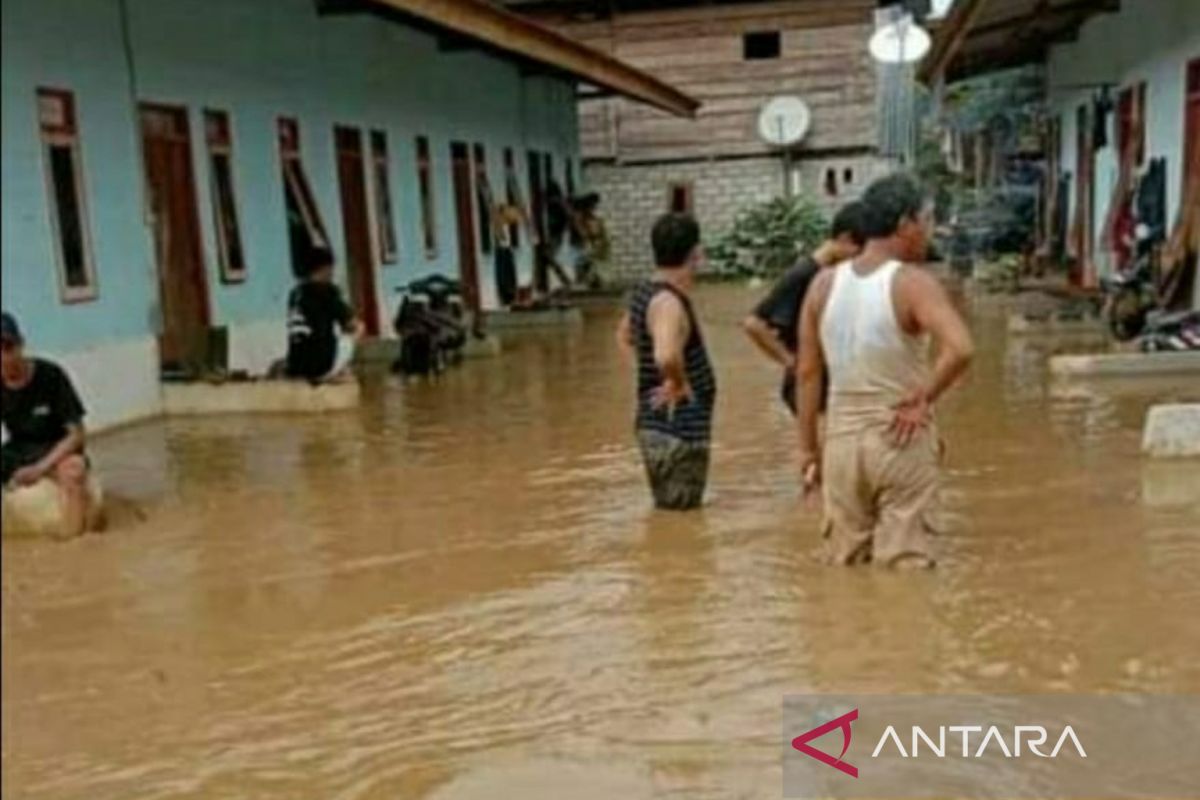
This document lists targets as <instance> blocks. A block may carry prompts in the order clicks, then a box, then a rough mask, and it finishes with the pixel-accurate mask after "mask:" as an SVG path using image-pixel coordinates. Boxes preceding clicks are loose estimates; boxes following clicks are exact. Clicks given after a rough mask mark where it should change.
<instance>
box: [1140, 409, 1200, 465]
mask: <svg viewBox="0 0 1200 800" xmlns="http://www.w3.org/2000/svg"><path fill="white" fill-rule="evenodd" d="M1142 452H1144V453H1145V454H1146V455H1149V456H1153V457H1156V458H1178V457H1186V456H1192V457H1200V403H1177V404H1173V405H1161V406H1153V407H1151V409H1150V411H1149V413H1147V414H1146V427H1145V428H1144V429H1143V430H1142Z"/></svg>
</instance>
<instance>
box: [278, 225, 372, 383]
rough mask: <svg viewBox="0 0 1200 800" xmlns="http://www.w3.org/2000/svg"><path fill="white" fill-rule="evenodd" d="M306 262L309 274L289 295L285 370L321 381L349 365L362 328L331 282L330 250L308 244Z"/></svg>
mask: <svg viewBox="0 0 1200 800" xmlns="http://www.w3.org/2000/svg"><path fill="white" fill-rule="evenodd" d="M305 264H306V267H307V269H308V274H307V275H306V276H304V277H302V278H301V279H300V282H299V283H297V284H296V286H295V288H293V289H292V291H291V294H289V295H288V354H287V374H288V377H291V378H302V379H304V380H308V381H311V382H313V383H320V382H322V381H327V380H332V379H335V378H337V377H339V373H341V372H342V371H343V370H344V369H345V368H346V367H347V366H348V365H349V360H350V356H352V355H353V352H354V341H355V340H357V339H359V338H361V336H362V331H363V328H362V323H361V322H359V320H358V319H357V318H356V317H355V316H354V311H353V310H352V309H351V308H350V306H349V305H348V304H347V303H346V301H345V300H344V299H343V298H342V291H341V289H339V288H338V287H337V284H335V283H334V282H333V254H332V253H331V252H330V251H329V250H328V249H325V248H319V247H311V248H310V249H309V252H308V254H307V256H306V257H305ZM339 330H340V332H341V333H343V334H348V335H349V336H339Z"/></svg>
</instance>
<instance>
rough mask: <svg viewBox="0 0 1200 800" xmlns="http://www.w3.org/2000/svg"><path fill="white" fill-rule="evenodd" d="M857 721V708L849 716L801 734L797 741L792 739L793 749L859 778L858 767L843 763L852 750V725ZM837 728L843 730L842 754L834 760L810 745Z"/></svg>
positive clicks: (843, 716) (832, 720)
mask: <svg viewBox="0 0 1200 800" xmlns="http://www.w3.org/2000/svg"><path fill="white" fill-rule="evenodd" d="M856 719H858V709H857V708H856V709H854V710H853V711H851V712H849V713H848V714H843V715H842V716H840V717H838V718H837V719H831V720H829V722H826V723H825V724H824V725H818V726H817V727H815V728H813V729H812V730H811V731H808V732H807V733H802V734H800V735H799V736H797V737H796V738H795V739H792V747H793V748H795V749H796V750H799V751H800V752H801V753H804V755H806V756H809V757H811V758H815V759H816V760H817V761H820V762H821V763H822V764H828V765H829V766H831V767H833V768H834V769H837V770H841V771H842V772H844V773H846V774H847V775H849V776H850V777H851V778H857V777H858V767H856V766H853V765H852V764H847V763H846V762H845V761H842V756H844V755H846V751H847V750H849V749H850V723H851V722H854V720H856ZM837 728H841V729H842V752H841V754H840V755H839V756H838V757H837V758H834V757H833V756H831V755H829V754H828V753H822V752H821V751H820V750H818V749H817V748H815V747H812V746H811V745H809V744H808V743H809V742H811V741H812V740H813V739H820V738H821V737H822V736H824V735H825V734H827V733H829V732H830V731H832V730H835V729H837Z"/></svg>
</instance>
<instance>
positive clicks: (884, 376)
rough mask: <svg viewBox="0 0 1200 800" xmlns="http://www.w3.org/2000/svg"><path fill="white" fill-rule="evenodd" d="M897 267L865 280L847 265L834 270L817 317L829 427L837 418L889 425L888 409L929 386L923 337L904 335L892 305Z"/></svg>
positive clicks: (926, 344) (882, 267)
mask: <svg viewBox="0 0 1200 800" xmlns="http://www.w3.org/2000/svg"><path fill="white" fill-rule="evenodd" d="M900 267H901V264H900V262H899V261H889V262H887V263H886V264H882V265H880V266H879V267H878V268H876V269H875V270H874V271H873V272H871V273H870V274H868V275H859V274H858V273H856V272H855V271H854V264H853V262H851V261H847V262H844V263H842V264H840V265H838V266H837V267H835V269H836V270H837V272H836V273H835V274H834V278H833V288H832V290H831V291H830V293H829V299H828V300H827V301H826V303H825V308H824V310H823V311H822V313H821V347H822V350H823V351H824V353H825V362H826V364H827V365H828V369H829V414H830V422H831V424H834V423H835V421H836V420H838V419H839V418H842V419H843V421H845V422H849V423H863V422H879V423H882V424H886V423H889V422H890V421H891V417H892V414H891V409H892V406H893V405H895V403H896V402H897V401H898V400H900V399H901V398H903V397H904V396H906V395H907V394H908V393H909V392H911V391H913V390H914V389H918V388H920V387H921V386H923V385H926V384H927V382H928V379H929V374H930V373H929V341H928V336H924V335H922V336H912V335H910V334H908V333H906V332H905V331H904V330H903V329H902V328H901V327H900V323H899V321H898V320H897V318H896V309H895V304H894V303H893V302H892V284H893V282H894V280H895V276H896V273H897V272H899V270H900Z"/></svg>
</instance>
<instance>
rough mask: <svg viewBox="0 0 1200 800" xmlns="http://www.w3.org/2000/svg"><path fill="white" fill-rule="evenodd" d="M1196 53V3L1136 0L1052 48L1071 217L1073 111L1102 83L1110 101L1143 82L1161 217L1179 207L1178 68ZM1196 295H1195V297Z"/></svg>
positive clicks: (1108, 177)
mask: <svg viewBox="0 0 1200 800" xmlns="http://www.w3.org/2000/svg"><path fill="white" fill-rule="evenodd" d="M1194 58H1200V2H1198V1H1197V0H1139V1H1138V2H1137V3H1125V4H1124V6H1123V8H1122V10H1121V11H1120V12H1119V13H1116V14H1101V15H1098V16H1096V17H1094V18H1093V19H1092V20H1090V21H1089V22H1088V23H1086V24H1085V25H1084V26H1083V28H1082V29H1081V30H1080V35H1079V39H1078V40H1077V41H1076V42H1073V43H1071V44H1064V45H1059V46H1056V47H1054V48H1053V49H1052V50H1051V52H1050V58H1049V60H1048V79H1049V86H1050V102H1051V104H1052V107H1053V108H1055V109H1056V110H1057V111H1058V113H1059V115H1060V117H1061V120H1062V132H1063V148H1062V159H1063V161H1062V164H1063V169H1066V170H1070V171H1071V173H1072V181H1071V187H1070V202H1071V209H1070V214H1071V216H1070V217H1069V218H1070V219H1074V209H1075V181H1074V173H1075V172H1076V154H1077V148H1076V134H1077V131H1076V125H1075V113H1076V109H1077V108H1078V106H1079V105H1081V104H1084V103H1088V102H1090V101H1091V99H1092V97H1093V95H1094V93H1095V89H1093V88H1090V85H1092V84H1099V83H1110V84H1112V85H1113V86H1114V90H1113V94H1112V96H1113V99H1114V101H1115V100H1116V97H1117V94H1118V93H1119V91H1120V90H1121V89H1122V88H1125V87H1128V86H1132V85H1135V84H1137V83H1140V82H1142V81H1144V82H1145V83H1146V112H1147V115H1146V158H1147V159H1151V158H1158V157H1164V156H1165V157H1166V159H1167V210H1168V221H1169V222H1174V219H1175V215H1176V213H1177V211H1178V209H1179V202H1180V194H1181V190H1182V174H1183V153H1184V150H1183V132H1184V131H1183V126H1184V118H1183V113H1184V100H1185V95H1186V68H1187V63H1188V61H1189V60H1190V59H1194ZM1115 117H1116V115H1115V114H1114V115H1112V117H1110V120H1109V134H1110V135H1109V146H1108V147H1106V148H1105V149H1103V150H1101V151H1099V152H1098V153H1097V157H1096V183H1095V187H1096V210H1095V220H1094V222H1095V225H1094V227H1093V230H1094V231H1095V232H1096V235H1097V237H1098V236H1099V235H1100V232H1101V230H1102V228H1103V225H1104V220H1105V218H1106V213H1107V210H1108V203H1109V200H1110V195H1111V191H1112V188H1113V185H1114V183H1115V177H1116V172H1117V166H1118V162H1117V153H1116V136H1115V124H1116V120H1115ZM1198 300H1200V298H1198Z"/></svg>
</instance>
